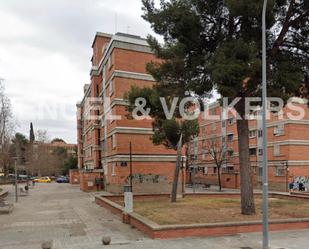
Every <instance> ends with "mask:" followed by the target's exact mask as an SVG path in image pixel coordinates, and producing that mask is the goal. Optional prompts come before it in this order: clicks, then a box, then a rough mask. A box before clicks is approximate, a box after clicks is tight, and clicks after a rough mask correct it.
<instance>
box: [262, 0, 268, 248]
mask: <svg viewBox="0 0 309 249" xmlns="http://www.w3.org/2000/svg"><path fill="white" fill-rule="evenodd" d="M266 9H267V0H264V3H263V13H262V102H263V114H262V123H263V131H262V132H263V249H268V248H269V224H268V164H267V160H268V159H267V126H266V111H267V74H266V70H267V69H266Z"/></svg>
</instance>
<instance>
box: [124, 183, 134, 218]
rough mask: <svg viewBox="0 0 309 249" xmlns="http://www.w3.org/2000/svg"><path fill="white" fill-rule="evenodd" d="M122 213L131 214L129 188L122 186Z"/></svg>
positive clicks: (130, 193) (131, 195)
mask: <svg viewBox="0 0 309 249" xmlns="http://www.w3.org/2000/svg"><path fill="white" fill-rule="evenodd" d="M124 212H125V213H132V212H133V193H132V189H131V186H127V185H126V186H124Z"/></svg>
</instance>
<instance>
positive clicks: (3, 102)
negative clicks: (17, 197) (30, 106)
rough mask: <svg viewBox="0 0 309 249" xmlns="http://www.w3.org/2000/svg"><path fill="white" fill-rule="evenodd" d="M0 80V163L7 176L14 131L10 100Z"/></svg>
mask: <svg viewBox="0 0 309 249" xmlns="http://www.w3.org/2000/svg"><path fill="white" fill-rule="evenodd" d="M2 81H3V80H2V79H0V161H1V164H2V165H1V166H2V167H3V170H4V173H6V174H7V171H8V167H9V164H10V143H11V138H12V134H13V131H14V123H13V115H12V108H11V102H10V99H9V98H8V97H7V96H6V94H5V88H4V85H3V84H2Z"/></svg>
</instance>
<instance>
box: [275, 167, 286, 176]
mask: <svg viewBox="0 0 309 249" xmlns="http://www.w3.org/2000/svg"><path fill="white" fill-rule="evenodd" d="M276 176H285V168H284V167H283V166H281V165H280V166H276Z"/></svg>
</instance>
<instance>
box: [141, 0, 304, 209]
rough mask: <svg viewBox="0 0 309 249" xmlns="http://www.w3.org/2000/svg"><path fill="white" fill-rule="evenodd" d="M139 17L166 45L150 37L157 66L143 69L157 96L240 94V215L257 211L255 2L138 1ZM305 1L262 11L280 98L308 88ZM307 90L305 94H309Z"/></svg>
mask: <svg viewBox="0 0 309 249" xmlns="http://www.w3.org/2000/svg"><path fill="white" fill-rule="evenodd" d="M142 2H143V11H144V15H143V18H144V19H145V20H146V21H148V22H149V23H150V24H151V27H152V29H153V30H154V32H155V33H157V34H158V35H160V36H162V37H163V39H164V44H163V45H161V44H160V43H159V42H158V41H157V39H155V38H154V37H152V36H149V37H148V43H149V44H150V46H151V48H152V49H153V51H154V52H155V54H156V56H157V57H158V58H160V59H162V61H161V62H152V63H150V64H149V65H148V66H147V70H148V72H149V73H151V74H152V75H153V77H154V78H155V80H156V81H157V85H156V87H157V89H158V91H159V92H160V96H170V95H172V96H173V95H178V96H180V97H181V96H183V95H184V92H186V91H194V92H195V94H196V95H197V96H199V97H200V98H203V97H205V96H207V94H209V93H210V92H211V91H212V90H213V89H216V90H217V91H218V92H219V93H220V95H221V96H222V97H228V98H229V99H230V100H233V99H234V98H236V97H241V101H240V102H239V103H238V104H237V105H236V106H235V109H236V110H237V112H238V113H239V114H240V116H241V117H242V118H243V119H241V120H238V121H237V131H238V138H239V139H238V147H239V162H240V175H241V212H242V214H246V215H251V214H254V213H255V204H254V198H253V184H252V180H251V166H250V160H249V159H250V158H249V138H248V134H249V129H248V120H246V119H244V116H245V99H244V98H245V97H251V96H259V95H260V92H261V91H260V89H261V33H262V31H261V26H262V25H261V19H262V18H261V15H262V14H261V13H262V4H263V1H261V0H170V1H166V0H162V1H160V7H156V6H155V3H154V1H153V0H142ZM308 7H309V1H307V0H299V1H295V0H269V1H268V8H267V9H268V12H267V29H268V32H267V44H268V46H267V55H268V58H267V62H268V68H267V70H268V76H269V77H268V91H269V92H268V95H269V96H271V97H281V98H283V99H284V100H286V99H288V98H289V97H290V96H293V95H295V94H298V91H299V89H300V87H301V86H302V85H305V86H308V74H309V73H308V70H309V69H308V67H309V66H308V65H309V49H308V40H309V29H308V27H309V20H308V18H309V17H308V16H309V14H308ZM307 92H308V91H307Z"/></svg>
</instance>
